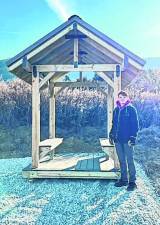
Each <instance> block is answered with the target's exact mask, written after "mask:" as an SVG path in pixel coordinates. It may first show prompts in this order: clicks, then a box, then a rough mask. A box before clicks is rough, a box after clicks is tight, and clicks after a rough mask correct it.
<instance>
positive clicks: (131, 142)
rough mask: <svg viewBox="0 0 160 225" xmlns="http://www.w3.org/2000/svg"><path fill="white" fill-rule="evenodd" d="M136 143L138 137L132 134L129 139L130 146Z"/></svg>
mask: <svg viewBox="0 0 160 225" xmlns="http://www.w3.org/2000/svg"><path fill="white" fill-rule="evenodd" d="M135 144H136V137H133V136H131V137H130V138H129V141H128V145H129V146H134V145H135Z"/></svg>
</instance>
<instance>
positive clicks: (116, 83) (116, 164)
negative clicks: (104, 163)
mask: <svg viewBox="0 0 160 225" xmlns="http://www.w3.org/2000/svg"><path fill="white" fill-rule="evenodd" d="M117 66H118V67H117V68H116V72H114V107H116V100H117V97H118V92H119V91H120V90H121V66H120V65H117ZM114 167H115V168H116V169H119V168H120V165H119V160H118V156H117V153H116V149H115V147H114Z"/></svg>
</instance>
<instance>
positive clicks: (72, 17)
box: [68, 14, 82, 20]
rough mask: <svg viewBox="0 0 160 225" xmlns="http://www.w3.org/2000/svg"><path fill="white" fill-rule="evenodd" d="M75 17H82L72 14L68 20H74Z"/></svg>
mask: <svg viewBox="0 0 160 225" xmlns="http://www.w3.org/2000/svg"><path fill="white" fill-rule="evenodd" d="M75 18H77V19H80V20H81V19H82V18H81V17H80V16H78V15H76V14H75V15H72V16H70V17H69V18H68V20H72V19H75Z"/></svg>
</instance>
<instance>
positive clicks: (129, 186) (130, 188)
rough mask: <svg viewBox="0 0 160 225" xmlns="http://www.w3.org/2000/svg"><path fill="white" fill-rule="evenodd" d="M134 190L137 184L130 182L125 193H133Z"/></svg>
mask: <svg viewBox="0 0 160 225" xmlns="http://www.w3.org/2000/svg"><path fill="white" fill-rule="evenodd" d="M135 189H137V184H136V183H135V182H130V183H129V185H128V187H127V191H134V190H135Z"/></svg>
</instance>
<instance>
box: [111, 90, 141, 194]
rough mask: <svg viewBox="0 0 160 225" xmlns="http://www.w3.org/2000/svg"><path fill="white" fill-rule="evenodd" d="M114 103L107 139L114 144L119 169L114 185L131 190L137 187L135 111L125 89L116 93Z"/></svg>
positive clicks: (136, 125)
mask: <svg viewBox="0 0 160 225" xmlns="http://www.w3.org/2000/svg"><path fill="white" fill-rule="evenodd" d="M116 103H117V106H116V108H115V109H114V111H113V120H112V129H111V131H110V133H109V141H110V143H111V144H113V143H114V144H115V147H116V151H117V155H118V159H119V162H120V170H121V178H120V180H118V181H117V182H116V183H115V186H116V187H122V186H128V187H127V190H128V191H132V190H134V189H136V188H137V185H136V182H135V181H136V170H135V165H134V161H133V150H134V145H135V141H136V137H137V132H138V126H139V123H138V118H137V111H136V109H135V107H134V106H133V105H132V104H131V101H130V99H129V97H128V94H127V93H126V92H125V91H120V92H119V93H118V100H117V102H116ZM127 167H128V173H129V177H128V173H127Z"/></svg>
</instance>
